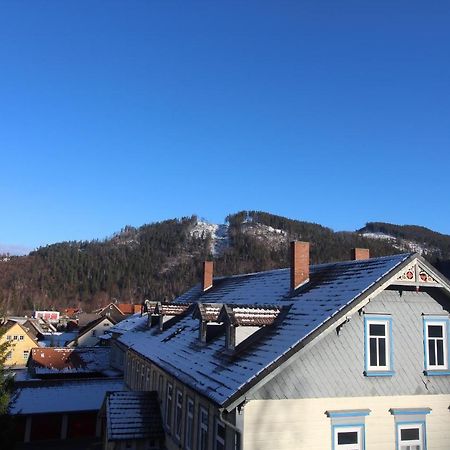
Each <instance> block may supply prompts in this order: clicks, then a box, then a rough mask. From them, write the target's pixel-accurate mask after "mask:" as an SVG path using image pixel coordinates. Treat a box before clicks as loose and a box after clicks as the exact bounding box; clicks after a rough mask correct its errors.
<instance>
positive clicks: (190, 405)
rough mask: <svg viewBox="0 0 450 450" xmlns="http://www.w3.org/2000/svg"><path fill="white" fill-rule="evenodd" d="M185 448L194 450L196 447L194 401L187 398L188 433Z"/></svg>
mask: <svg viewBox="0 0 450 450" xmlns="http://www.w3.org/2000/svg"><path fill="white" fill-rule="evenodd" d="M184 445H185V448H186V450H193V446H194V400H192V398H190V397H187V401H186V433H185V444H184Z"/></svg>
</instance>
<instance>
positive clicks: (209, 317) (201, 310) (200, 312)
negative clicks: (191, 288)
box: [193, 303, 224, 344]
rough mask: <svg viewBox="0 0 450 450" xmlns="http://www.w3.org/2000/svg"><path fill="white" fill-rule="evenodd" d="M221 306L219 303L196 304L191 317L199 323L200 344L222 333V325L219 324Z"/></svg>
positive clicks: (221, 323)
mask: <svg viewBox="0 0 450 450" xmlns="http://www.w3.org/2000/svg"><path fill="white" fill-rule="evenodd" d="M222 306H223V305H222V304H221V303H197V307H196V309H195V311H194V314H193V317H194V319H198V320H199V321H200V326H199V341H200V342H201V343H202V344H206V343H207V342H208V341H210V340H211V339H212V338H214V337H215V336H218V335H219V334H221V333H222V332H223V327H224V324H223V322H221V321H220V322H219V314H220V311H221V309H222Z"/></svg>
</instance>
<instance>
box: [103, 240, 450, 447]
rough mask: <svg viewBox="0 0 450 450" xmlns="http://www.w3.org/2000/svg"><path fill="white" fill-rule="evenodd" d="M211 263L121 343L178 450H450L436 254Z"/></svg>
mask: <svg viewBox="0 0 450 450" xmlns="http://www.w3.org/2000/svg"><path fill="white" fill-rule="evenodd" d="M212 269H213V267H212V263H205V267H204V276H203V282H202V283H201V284H200V285H198V286H195V287H194V288H192V289H191V290H189V291H188V292H186V293H185V294H183V295H182V296H180V297H179V298H178V299H177V300H176V301H175V302H174V304H172V305H164V304H159V305H157V306H156V307H155V308H154V309H153V310H152V311H149V312H148V315H147V317H145V316H142V317H138V316H136V317H134V318H133V323H134V324H133V325H130V329H129V330H128V331H127V330H124V331H123V332H118V333H116V334H115V336H114V337H113V338H112V340H116V341H117V344H116V347H115V351H116V353H117V354H120V352H122V353H123V355H122V357H123V364H124V371H125V374H124V376H125V383H126V385H127V387H128V388H129V389H131V390H132V391H134V392H146V391H155V392H156V393H157V397H158V401H159V405H160V410H161V420H162V426H163V428H164V432H165V437H166V440H165V445H166V447H167V448H168V449H169V450H170V449H178V448H183V449H186V450H194V449H196V450H208V449H211V450H212V449H214V450H224V449H230V450H231V449H233V450H238V449H242V448H243V449H245V450H265V449H274V448H276V449H284V448H286V449H308V450H314V449H316V450H324V449H330V450H349V449H351V450H364V449H370V450H386V449H398V450H404V449H414V450H426V449H427V450H448V448H449V442H450V411H449V406H450V367H449V359H450V354H449V348H450V346H449V327H450V322H449V311H450V284H449V281H448V280H447V279H445V278H444V277H443V276H442V275H441V274H440V273H439V272H438V271H436V270H435V269H434V268H433V267H432V266H431V265H430V264H429V263H428V262H427V261H426V260H425V259H423V258H422V257H420V256H419V255H418V254H413V253H408V254H399V255H393V256H387V257H378V258H369V254H368V251H367V250H364V249H355V250H354V252H353V258H352V260H351V261H346V262H337V263H330V264H320V265H315V266H310V264H309V244H308V243H300V242H296V243H293V244H292V263H291V267H290V268H288V269H281V270H272V271H267V272H260V273H253V274H248V275H237V276H231V277H221V278H214V277H213V270H212ZM116 358H117V357H116ZM119 359H120V358H119ZM119 359H117V360H119ZM106 433H107V435H108V436H112V435H114V422H110V423H109V424H107V430H106ZM105 445H106V444H105ZM105 448H111V447H105ZM116 448H119V447H116Z"/></svg>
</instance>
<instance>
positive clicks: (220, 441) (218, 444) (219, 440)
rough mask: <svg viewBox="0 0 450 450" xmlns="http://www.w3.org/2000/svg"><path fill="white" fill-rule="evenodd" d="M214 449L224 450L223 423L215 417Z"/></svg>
mask: <svg viewBox="0 0 450 450" xmlns="http://www.w3.org/2000/svg"><path fill="white" fill-rule="evenodd" d="M214 441H215V445H214V450H225V424H224V423H223V422H222V421H220V420H219V419H216V430H215V439H214Z"/></svg>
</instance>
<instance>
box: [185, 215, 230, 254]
mask: <svg viewBox="0 0 450 450" xmlns="http://www.w3.org/2000/svg"><path fill="white" fill-rule="evenodd" d="M190 235H191V236H192V237H194V238H196V239H206V238H208V237H209V238H210V239H211V243H210V252H211V254H212V255H213V256H220V255H222V254H223V253H224V251H225V250H226V249H227V248H228V247H229V246H230V238H229V236H228V225H225V224H220V225H218V224H216V223H208V222H203V221H201V220H199V221H197V223H196V224H195V226H194V227H193V228H192V229H191V231H190Z"/></svg>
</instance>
